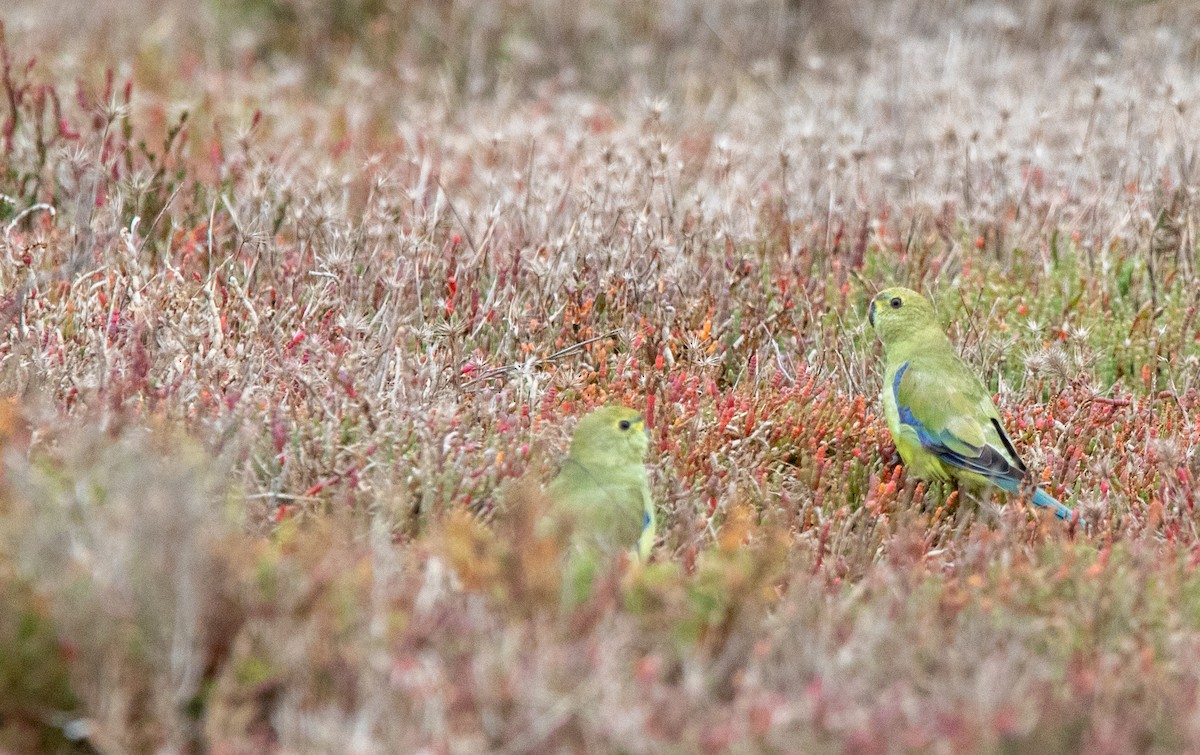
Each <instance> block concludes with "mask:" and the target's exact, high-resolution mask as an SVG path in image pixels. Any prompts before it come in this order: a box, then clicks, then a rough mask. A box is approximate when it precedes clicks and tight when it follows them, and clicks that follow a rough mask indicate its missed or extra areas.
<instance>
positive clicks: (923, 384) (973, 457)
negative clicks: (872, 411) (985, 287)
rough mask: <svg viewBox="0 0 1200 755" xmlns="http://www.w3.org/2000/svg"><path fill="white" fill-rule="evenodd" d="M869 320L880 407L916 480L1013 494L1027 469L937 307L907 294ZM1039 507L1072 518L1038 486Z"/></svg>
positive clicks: (877, 301)
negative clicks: (878, 351) (879, 363)
mask: <svg viewBox="0 0 1200 755" xmlns="http://www.w3.org/2000/svg"><path fill="white" fill-rule="evenodd" d="M867 317H868V320H869V321H870V323H871V326H872V327H873V328H874V329H875V333H876V334H877V335H878V336H879V340H880V341H881V342H882V343H883V351H884V361H885V366H886V369H885V371H884V378H883V407H884V412H885V414H886V416H887V423H888V429H889V430H891V433H892V439H893V440H894V441H895V442H896V450H898V451H899V452H900V457H901V458H902V459H904V464H905V466H907V467H908V468H909V470H910V471H911V472H912V473H913V474H914V475H916V476H917V477H920V478H923V479H932V480H946V479H949V478H951V477H954V478H956V479H958V480H962V481H965V482H970V483H986V484H990V485H995V486H996V487H998V488H1000V489H1001V490H1004V491H1008V492H1013V491H1015V490H1017V488H1019V487H1020V485H1021V483H1022V482H1023V481H1024V479H1025V476H1026V475H1027V474H1028V470H1027V469H1026V467H1025V464H1024V463H1023V462H1022V461H1021V457H1020V456H1018V455H1017V450H1016V449H1015V448H1014V447H1013V444H1012V441H1011V440H1010V439H1009V437H1008V433H1006V432H1005V431H1004V427H1003V426H1002V425H1001V423H1000V414H999V412H997V411H996V405H995V403H993V401H992V397H991V394H989V393H988V391H987V389H986V388H985V387H984V385H983V383H982V382H981V381H980V380H979V378H978V377H977V376H976V375H975V373H974V372H973V371H972V370H971V368H970V367H968V366H967V365H966V363H965V362H963V360H962V359H960V358H959V356H958V354H957V353H956V352H955V350H954V346H953V344H951V343H950V339H949V338H947V337H946V333H945V332H944V331H943V330H942V328H941V326H939V325H938V322H937V318H936V316H935V315H934V312H933V305H931V304H930V303H929V300H928V299H926V298H925V297H924V296H921V295H920V294H919V293H917V292H916V291H913V290H911V289H908V288H888V289H884V290H883V291H880V292H879V293H878V294H876V295H875V297H874V298H873V299H872V300H871V306H870V310H869V314H868V316H867ZM1033 504H1034V505H1035V506H1039V507H1044V508H1049V509H1051V510H1052V511H1053V512H1054V513H1055V515H1056V516H1058V518H1059V519H1069V518H1070V517H1071V513H1072V512H1071V509H1069V508H1068V507H1066V506H1064V505H1063V504H1061V503H1059V502H1058V501H1057V500H1056V499H1055V498H1054V497H1053V496H1051V495H1050V494H1049V493H1047V492H1046V491H1045V490H1042V488H1040V487H1036V488H1035V489H1034V491H1033Z"/></svg>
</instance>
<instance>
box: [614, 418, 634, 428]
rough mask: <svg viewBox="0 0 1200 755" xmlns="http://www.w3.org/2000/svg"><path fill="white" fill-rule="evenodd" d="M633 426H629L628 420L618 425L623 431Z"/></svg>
mask: <svg viewBox="0 0 1200 755" xmlns="http://www.w3.org/2000/svg"><path fill="white" fill-rule="evenodd" d="M631 426H632V425H630V424H629V420H627V419H623V420H621V421H620V422H618V423H617V427H619V428H621V429H622V430H628V429H629V428H630V427H631Z"/></svg>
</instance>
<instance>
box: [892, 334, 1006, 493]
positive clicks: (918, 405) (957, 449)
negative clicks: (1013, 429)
mask: <svg viewBox="0 0 1200 755" xmlns="http://www.w3.org/2000/svg"><path fill="white" fill-rule="evenodd" d="M891 390H892V391H893V392H894V396H895V399H896V408H897V411H898V413H899V415H900V424H901V427H902V428H903V430H904V431H905V432H906V433H910V434H911V435H915V437H916V438H917V440H918V441H919V442H920V444H921V447H922V448H924V449H925V450H926V451H928V452H929V453H932V454H933V455H934V456H936V457H937V458H938V459H939V460H940V461H941V462H942V463H943V464H945V465H946V466H947V467H950V468H951V469H956V470H960V471H962V472H966V473H969V474H975V475H978V476H980V477H983V478H985V479H986V480H988V481H990V482H992V483H993V484H995V485H998V486H999V487H1001V488H1003V489H1005V490H1015V489H1016V487H1017V485H1018V484H1019V483H1020V481H1021V479H1022V478H1023V477H1024V476H1025V465H1024V463H1022V462H1021V458H1020V457H1019V456H1018V455H1017V452H1016V449H1015V448H1013V445H1012V441H1011V440H1009V437H1008V434H1007V433H1005V432H1004V428H1003V427H1002V426H1001V424H1000V417H999V414H998V413H997V412H996V407H995V404H993V403H992V398H991V396H990V395H988V393H987V390H986V389H985V388H984V386H983V383H981V382H980V381H979V379H978V378H977V377H975V375H974V374H973V373H972V372H971V371H970V369H969V368H968V367H967V366H966V365H965V364H963V363H962V361H961V360H960V359H959V358H958V357H957V355H953V354H951V355H947V358H944V359H927V360H922V359H919V358H915V357H914V358H913V359H911V360H909V361H907V362H905V363H903V364H902V365H900V367H899V368H898V369H897V370H896V373H895V375H894V377H893V379H892V385H891Z"/></svg>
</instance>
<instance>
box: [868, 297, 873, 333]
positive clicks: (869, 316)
mask: <svg viewBox="0 0 1200 755" xmlns="http://www.w3.org/2000/svg"><path fill="white" fill-rule="evenodd" d="M867 322H869V323H871V327H872V328H873V327H875V300H874V299H872V300H871V308H870V309H868V310H867Z"/></svg>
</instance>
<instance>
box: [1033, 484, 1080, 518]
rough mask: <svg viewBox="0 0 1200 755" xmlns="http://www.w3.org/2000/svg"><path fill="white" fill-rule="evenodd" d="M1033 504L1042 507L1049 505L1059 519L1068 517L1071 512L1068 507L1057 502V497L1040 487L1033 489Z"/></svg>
mask: <svg viewBox="0 0 1200 755" xmlns="http://www.w3.org/2000/svg"><path fill="white" fill-rule="evenodd" d="M1033 505H1034V506H1041V507H1043V508H1046V507H1049V508H1052V509H1054V515H1055V516H1056V517H1058V518H1059V519H1070V518H1071V516H1072V515H1073V512H1072V511H1071V509H1069V508H1068V507H1066V506H1064V505H1063V504H1061V503H1059V502H1058V499H1057V498H1055V497H1054V496H1052V495H1050V494H1049V493H1047V492H1046V491H1044V490H1042V489H1041V488H1034V489H1033Z"/></svg>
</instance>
